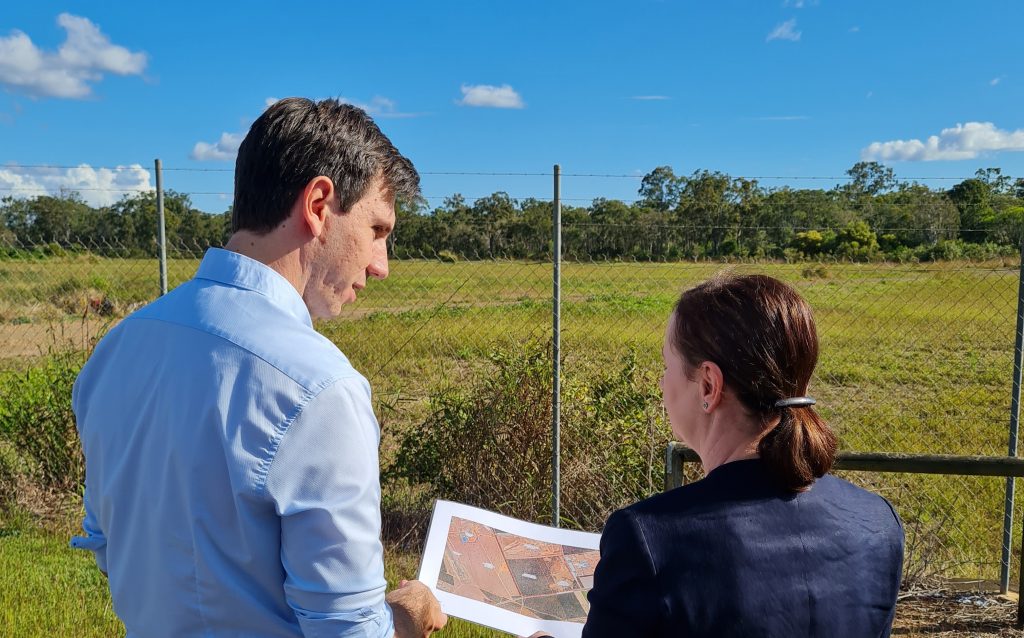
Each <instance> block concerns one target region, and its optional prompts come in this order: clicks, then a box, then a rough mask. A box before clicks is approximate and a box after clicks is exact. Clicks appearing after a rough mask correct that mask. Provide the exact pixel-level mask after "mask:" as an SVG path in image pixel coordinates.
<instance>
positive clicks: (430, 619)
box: [386, 580, 448, 638]
mask: <svg viewBox="0 0 1024 638" xmlns="http://www.w3.org/2000/svg"><path fill="white" fill-rule="evenodd" d="M386 600H387V602H388V604H389V605H391V613H392V615H393V616H394V618H395V638H427V636H429V635H430V634H432V633H434V632H435V631H439V630H441V629H442V628H444V626H445V624H446V623H447V622H448V616H446V615H445V614H444V612H443V611H441V605H440V604H439V603H438V602H437V598H435V597H434V592H432V591H430V588H429V587H427V586H426V585H424V584H423V583H421V582H420V581H418V580H403V581H402V584H401V585H399V586H398V589H395V590H392V591H390V592H389V593H388V595H387V596H386Z"/></svg>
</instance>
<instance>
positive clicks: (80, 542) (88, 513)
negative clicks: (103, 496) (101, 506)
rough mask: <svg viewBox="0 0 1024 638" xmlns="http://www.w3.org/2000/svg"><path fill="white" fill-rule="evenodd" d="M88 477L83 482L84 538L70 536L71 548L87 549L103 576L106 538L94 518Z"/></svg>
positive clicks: (94, 511)
mask: <svg viewBox="0 0 1024 638" xmlns="http://www.w3.org/2000/svg"><path fill="white" fill-rule="evenodd" d="M89 485H90V484H89V480H88V477H87V478H86V481H85V496H84V498H83V499H82V500H83V501H84V504H85V517H84V518H83V519H82V531H84V532H85V536H72V537H71V546H72V547H76V548H78V549H88V550H90V551H92V553H93V555H94V556H95V557H96V566H97V567H99V568H100V571H101V572H103V573H104V574H106V573H107V537H106V536H105V535H104V534H103V530H102V529H101V528H100V522H99V520H98V519H97V517H96V509H95V507H94V506H93V502H94V501H95V499H96V496H95V495H94V494H93V490H91V489H90V488H89Z"/></svg>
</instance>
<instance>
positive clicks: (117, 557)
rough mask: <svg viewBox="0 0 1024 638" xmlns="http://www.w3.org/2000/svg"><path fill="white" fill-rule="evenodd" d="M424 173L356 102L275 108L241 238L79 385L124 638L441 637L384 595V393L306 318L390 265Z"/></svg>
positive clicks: (253, 170) (78, 409) (422, 604)
mask: <svg viewBox="0 0 1024 638" xmlns="http://www.w3.org/2000/svg"><path fill="white" fill-rule="evenodd" d="M418 190H419V176H418V175H417V174H416V171H415V169H414V168H413V166H412V164H411V163H410V162H409V161H408V160H407V159H406V158H405V157H403V156H402V155H401V154H399V152H398V151H397V149H395V147H394V146H393V145H392V144H391V142H390V141H389V140H388V139H387V137H385V136H384V134H383V133H381V132H380V130H379V129H378V128H377V126H376V125H375V124H374V123H373V122H372V120H370V118H369V117H368V116H367V115H366V114H365V113H364V112H363V111H361V110H360V109H357V108H355V107H352V106H349V105H345V104H341V103H339V102H337V101H334V100H324V101H321V102H312V101H309V100H303V99H298V98H289V99H286V100H282V101H280V102H277V103H276V104H274V105H272V106H271V107H270V108H269V109H268V110H267V111H266V112H265V113H264V114H263V115H262V116H261V117H260V118H259V119H258V120H257V121H256V122H255V123H254V124H253V126H252V128H251V129H250V131H249V133H248V135H247V136H246V138H245V140H244V141H243V143H242V145H241V147H240V149H239V154H238V159H237V162H236V168H235V201H234V208H233V214H232V230H233V235H232V237H231V239H230V240H229V242H228V244H227V245H226V247H225V249H223V250H222V249H211V250H209V251H208V252H207V254H206V256H205V257H204V258H203V261H202V263H201V264H200V266H199V270H198V272H197V273H196V275H195V278H193V279H192V280H191V281H189V282H187V283H185V284H183V285H182V286H179V287H178V288H176V289H175V290H174V291H172V292H171V293H169V294H168V295H166V296H164V297H162V298H160V299H159V300H157V301H155V302H154V303H152V304H149V305H148V306H146V307H145V308H143V309H141V310H139V311H138V312H136V313H134V314H132V315H130V316H129V317H127V318H126V319H125V320H124V321H122V322H121V323H120V324H119V325H118V326H117V327H115V328H114V329H113V330H111V331H110V333H109V334H108V335H107V336H106V337H105V338H104V339H103V340H102V341H101V342H100V343H99V345H98V346H97V347H96V350H95V352H94V353H93V355H92V357H91V358H90V359H89V361H88V363H87V364H86V365H85V367H84V368H83V369H82V373H81V375H80V376H79V378H78V381H77V382H76V384H75V388H74V395H73V407H74V411H75V415H76V418H77V423H78V430H79V434H80V437H81V440H82V449H83V451H84V454H85V459H86V487H85V519H84V521H83V524H82V527H83V529H84V532H85V534H84V535H83V536H78V537H75V538H74V539H73V540H72V545H74V546H75V547H80V548H84V549H89V550H92V551H93V553H94V554H95V556H96V562H97V564H98V566H99V568H100V569H101V570H103V572H104V573H106V574H107V575H108V578H109V584H110V591H111V595H112V598H113V603H114V610H115V612H116V613H117V614H118V616H119V617H120V618H121V619H122V620H123V621H124V624H125V627H126V629H127V632H128V635H129V636H138V637H140V638H141V637H149V636H168V637H170V636H176V637H182V636H247V637H263V636H267V637H270V636H282V637H284V636H288V637H292V636H373V637H378V636H380V637H383V636H391V635H396V636H426V635H429V634H430V633H431V632H432V631H435V630H437V629H440V628H441V627H442V626H443V625H444V623H445V617H444V614H442V613H441V611H440V608H439V607H438V605H437V601H436V599H434V597H433V595H432V594H431V593H430V590H429V589H427V588H426V587H425V586H424V585H422V583H418V582H416V581H413V582H412V583H409V584H407V585H405V586H403V587H401V588H399V589H397V590H395V591H393V592H391V593H390V594H388V595H387V597H385V587H386V583H385V580H384V564H383V554H382V548H381V542H380V485H379V467H378V456H377V446H378V441H379V437H380V430H379V426H378V424H377V420H376V418H375V417H374V414H373V411H372V408H371V402H370V387H369V385H368V383H367V382H366V379H365V378H363V376H362V375H360V374H359V373H358V372H357V371H356V370H355V369H354V368H353V367H352V366H351V365H350V364H349V362H348V359H346V358H345V356H344V355H343V354H342V353H341V352H340V351H339V350H338V349H337V347H336V346H335V345H334V344H333V343H331V342H330V341H329V340H327V339H326V338H325V337H323V336H322V335H320V334H319V333H317V332H316V331H315V330H314V329H313V323H312V317H331V316H335V315H337V313H338V312H339V310H340V308H341V306H342V305H343V304H344V303H347V302H349V301H352V300H354V299H355V297H356V294H357V293H358V291H359V290H360V289H362V288H363V287H364V286H365V285H366V282H367V278H368V277H373V278H378V279H383V278H385V277H387V275H388V265H387V248H386V244H385V240H386V238H387V236H388V234H389V233H390V232H391V230H392V228H393V226H394V223H395V212H394V203H395V198H396V197H414V196H415V195H416V194H417V193H418Z"/></svg>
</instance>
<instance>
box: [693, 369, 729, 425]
mask: <svg viewBox="0 0 1024 638" xmlns="http://www.w3.org/2000/svg"><path fill="white" fill-rule="evenodd" d="M697 381H698V382H699V383H700V394H701V401H702V402H703V403H707V405H708V407H707V408H706V410H707V411H708V412H711V411H712V410H714V409H715V408H716V407H718V404H719V403H721V401H722V392H724V391H725V377H724V376H723V375H722V369H721V368H719V367H718V364H717V363H715V362H713V361H705V362H704V363H702V364H700V368H699V369H698V370H697Z"/></svg>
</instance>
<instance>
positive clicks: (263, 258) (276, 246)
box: [224, 230, 306, 295]
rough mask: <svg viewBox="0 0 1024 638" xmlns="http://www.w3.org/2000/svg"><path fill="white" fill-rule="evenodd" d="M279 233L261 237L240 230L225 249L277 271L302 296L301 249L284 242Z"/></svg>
mask: <svg viewBox="0 0 1024 638" xmlns="http://www.w3.org/2000/svg"><path fill="white" fill-rule="evenodd" d="M277 232H278V231H271V232H269V233H267V234H263V235H261V234H257V233H254V232H252V231H248V230H239V231H237V232H235V233H234V234H233V235H231V238H230V239H228V241H227V243H226V244H224V249H225V250H230V251H232V252H236V253H238V254H239V255H244V256H246V257H248V258H250V259H255V260H256V261H258V262H260V263H262V264H264V265H266V266H267V267H269V268H271V269H273V270H275V271H277V273H278V274H280V275H281V276H282V277H284V278H285V279H287V280H288V283H290V284H291V285H292V286H294V287H295V290H296V291H298V293H299V294H300V295H301V294H303V291H304V290H305V288H306V281H305V278H304V275H303V270H302V265H301V249H300V248H298V247H295V246H291V245H290V242H286V241H283V239H284V238H282V237H279V236H278V235H277Z"/></svg>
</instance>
